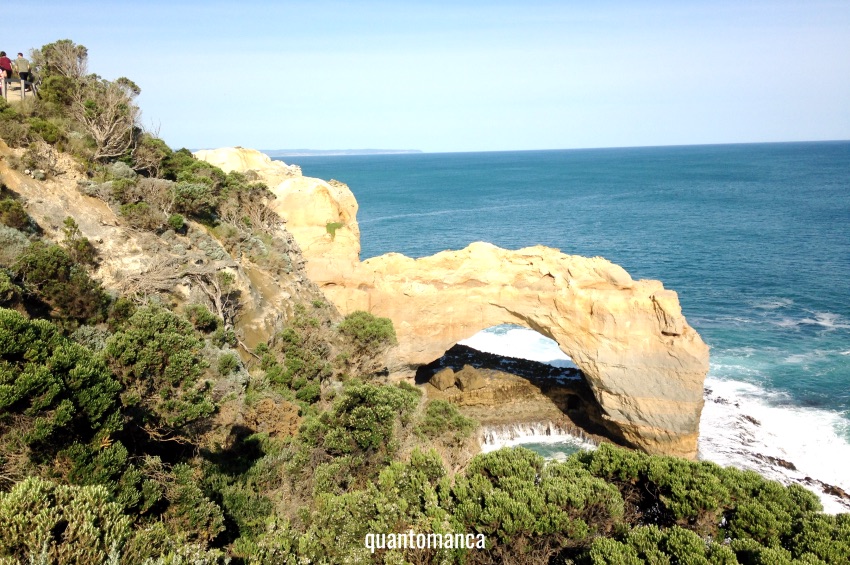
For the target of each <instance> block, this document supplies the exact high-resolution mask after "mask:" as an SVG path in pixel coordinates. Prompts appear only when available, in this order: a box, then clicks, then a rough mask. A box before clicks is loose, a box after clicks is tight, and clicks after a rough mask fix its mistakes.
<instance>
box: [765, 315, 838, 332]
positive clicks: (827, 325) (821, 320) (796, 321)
mask: <svg viewBox="0 0 850 565" xmlns="http://www.w3.org/2000/svg"><path fill="white" fill-rule="evenodd" d="M811 314H812V315H811V316H806V317H804V318H790V317H783V318H778V319H776V320H772V321H771V323H773V324H775V325H777V326H779V327H781V328H798V327H803V326H819V327H821V328H824V329H827V330H846V329H850V323H848V322H847V320H846V319H845V318H843V317H842V316H840V315H839V314H834V313H832V312H811Z"/></svg>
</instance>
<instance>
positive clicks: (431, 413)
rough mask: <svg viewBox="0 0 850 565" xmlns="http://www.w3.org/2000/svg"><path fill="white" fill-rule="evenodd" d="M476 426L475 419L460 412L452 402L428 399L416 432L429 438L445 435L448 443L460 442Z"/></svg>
mask: <svg viewBox="0 0 850 565" xmlns="http://www.w3.org/2000/svg"><path fill="white" fill-rule="evenodd" d="M476 427H477V423H476V422H475V420H473V419H471V418H467V417H466V416H464V415H463V414H461V413H460V412H459V411H458V409H457V407H456V406H455V405H454V404H452V403H451V402H447V401H445V400H439V399H438V400H429V401H428V404H427V405H426V407H425V416H424V417H423V418H422V421H421V422H420V423H419V424H418V425H417V426H416V432H417V433H418V434H420V435H421V436H424V437H426V438H428V439H431V440H433V439H437V438H439V437H441V436H447V439H448V441H449V442H450V443H460V442H461V441H463V440H464V439H466V438H468V437H469V436H470V435H471V434H472V432H473V431H475V428H476Z"/></svg>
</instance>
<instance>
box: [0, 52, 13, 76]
mask: <svg viewBox="0 0 850 565" xmlns="http://www.w3.org/2000/svg"><path fill="white" fill-rule="evenodd" d="M0 74H2V76H4V77H6V78H12V61H10V60H9V57H7V56H6V52H5V51H0Z"/></svg>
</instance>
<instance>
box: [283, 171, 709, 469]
mask: <svg viewBox="0 0 850 565" xmlns="http://www.w3.org/2000/svg"><path fill="white" fill-rule="evenodd" d="M270 180H272V179H268V180H266V182H270ZM296 181H297V179H288V180H284V181H282V182H280V183H277V184H274V185H273V186H272V184H270V186H272V188H273V191H274V192H275V194H276V195H277V196H278V201H277V202H276V203H275V206H276V209H277V210H279V212H280V213H281V214H282V215H283V216H284V217H285V218H286V219H287V229H288V230H289V231H290V232H291V233H292V234H293V236H294V237H295V239H296V241H297V242H298V244H299V246H300V247H301V249H302V251H303V253H304V257H305V259H306V261H307V264H306V269H307V276H308V277H310V278H311V279H312V280H313V282H315V283H316V284H318V285H319V287H320V288H321V289H322V290H323V291H324V293H325V294H326V296H327V297H328V298H329V299H330V300H331V301H332V302H333V303H334V304H335V305H336V306H337V308H339V310H340V311H341V312H342V313H343V314H346V313H350V312H353V311H355V310H366V311H369V312H371V313H373V314H375V315H377V316H385V317H388V318H390V319H391V320H392V321H393V324H394V325H395V329H396V333H397V335H398V341H399V345H398V347H397V348H396V349H395V351H394V352H393V359H392V360H391V362H392V367H391V368H392V369H394V370H396V371H401V372H404V371H407V372H412V370H413V369H415V367H417V366H419V365H423V364H426V363H429V362H430V361H433V360H434V359H436V358H438V357H440V356H441V355H442V354H443V352H445V351H446V350H447V349H449V348H450V347H451V346H452V345H454V344H455V343H457V342H458V341H460V340H463V339H465V338H468V337H470V336H472V335H474V334H475V333H477V332H478V331H480V330H483V329H486V328H489V327H491V326H495V325H498V324H505V323H510V324H518V325H521V326H525V327H528V328H531V329H532V330H535V331H537V332H539V333H541V334H542V335H544V336H547V337H549V338H552V339H554V340H555V341H556V342H557V343H558V345H559V346H560V347H561V349H562V350H563V351H564V352H565V353H567V354H568V355H569V356H570V357H571V358H572V359H573V360H574V361H575V363H576V364H577V365H578V366H579V367H580V368H581V369H582V371H583V372H584V374H585V376H586V378H587V380H588V382H589V384H590V386H591V388H592V389H593V393H594V396H595V397H596V399H597V400H598V402H599V404H600V406H601V407H602V410H603V411H604V414H603V418H604V421H605V423H606V426H607V427H608V429H609V430H610V431H611V432H612V433H613V434H615V435H618V436H619V437H620V438H622V439H623V440H624V441H625V442H627V443H630V444H632V445H634V446H636V447H639V448H642V449H644V450H646V451H648V452H650V453H664V454H671V455H680V456H684V457H689V458H694V457H696V452H697V433H698V428H699V417H700V413H701V411H702V405H703V381H704V379H705V375H706V373H707V372H708V347H707V346H706V345H705V343H703V341H702V339H701V338H700V336H699V335H698V334H697V333H696V331H695V330H694V329H693V328H691V327H690V326H689V325H688V323H687V321H686V320H685V318H684V317H683V316H682V311H681V308H680V306H679V301H678V296H677V295H676V293H675V292H673V291H671V290H667V289H665V288H664V287H663V285H662V284H661V283H660V282H658V281H652V280H640V281H634V280H632V278H631V276H629V274H628V273H627V272H626V271H625V270H624V269H623V268H621V267H619V266H617V265H614V264H613V263H611V262H609V261H607V260H605V259H602V258H599V257H595V258H586V257H578V256H574V255H565V254H563V253H561V252H560V251H558V250H556V249H550V248H546V247H541V246H537V247H528V248H525V249H520V250H517V251H508V250H505V249H501V248H498V247H496V246H494V245H490V244H488V243H473V244H471V245H470V246H469V247H467V248H466V249H462V250H460V251H444V252H442V253H438V254H436V255H433V256H431V257H423V258H421V259H411V258H409V257H405V256H403V255H400V254H397V253H390V254H387V255H382V256H380V257H375V258H372V259H369V260H367V261H363V262H360V261H358V259H357V257H358V255H359V250H360V246H359V229H358V228H357V222H356V217H355V215H356V212H357V205H356V201H355V200H354V197H353V195H351V192H350V191H349V190H348V188H347V187H345V185H343V184H341V183H336V184H335V185H334V186H331V185H330V184H328V183H323V181H318V180H317V179H308V180H304V181H298V182H296ZM326 185H327V186H326ZM329 222H338V223H342V224H343V226H344V227H340V228H338V229H337V230H336V232H335V237H331V236H330V234H329V233H328V229H327V224H328V223H329ZM343 234H345V235H343ZM341 235H343V237H341Z"/></svg>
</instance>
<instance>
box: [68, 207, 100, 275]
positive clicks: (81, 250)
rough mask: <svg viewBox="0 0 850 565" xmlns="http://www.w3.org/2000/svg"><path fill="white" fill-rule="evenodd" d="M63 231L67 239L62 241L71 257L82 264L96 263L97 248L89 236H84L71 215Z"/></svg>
mask: <svg viewBox="0 0 850 565" xmlns="http://www.w3.org/2000/svg"><path fill="white" fill-rule="evenodd" d="M62 231H63V233H64V234H65V241H63V242H62V243H63V245H64V246H65V250H66V251H67V252H68V255H70V256H71V259H72V260H73V261H74V262H76V263H80V264H82V265H94V264H95V262H96V260H97V250H96V249H95V248H94V246H93V245H92V244H91V242H90V241H89V240H88V238H87V237H83V234H82V232H80V227H79V226H78V225H77V222H75V221H74V218H72V217H70V216H68V217H67V218H65V222H64V228H63V229H62Z"/></svg>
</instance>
